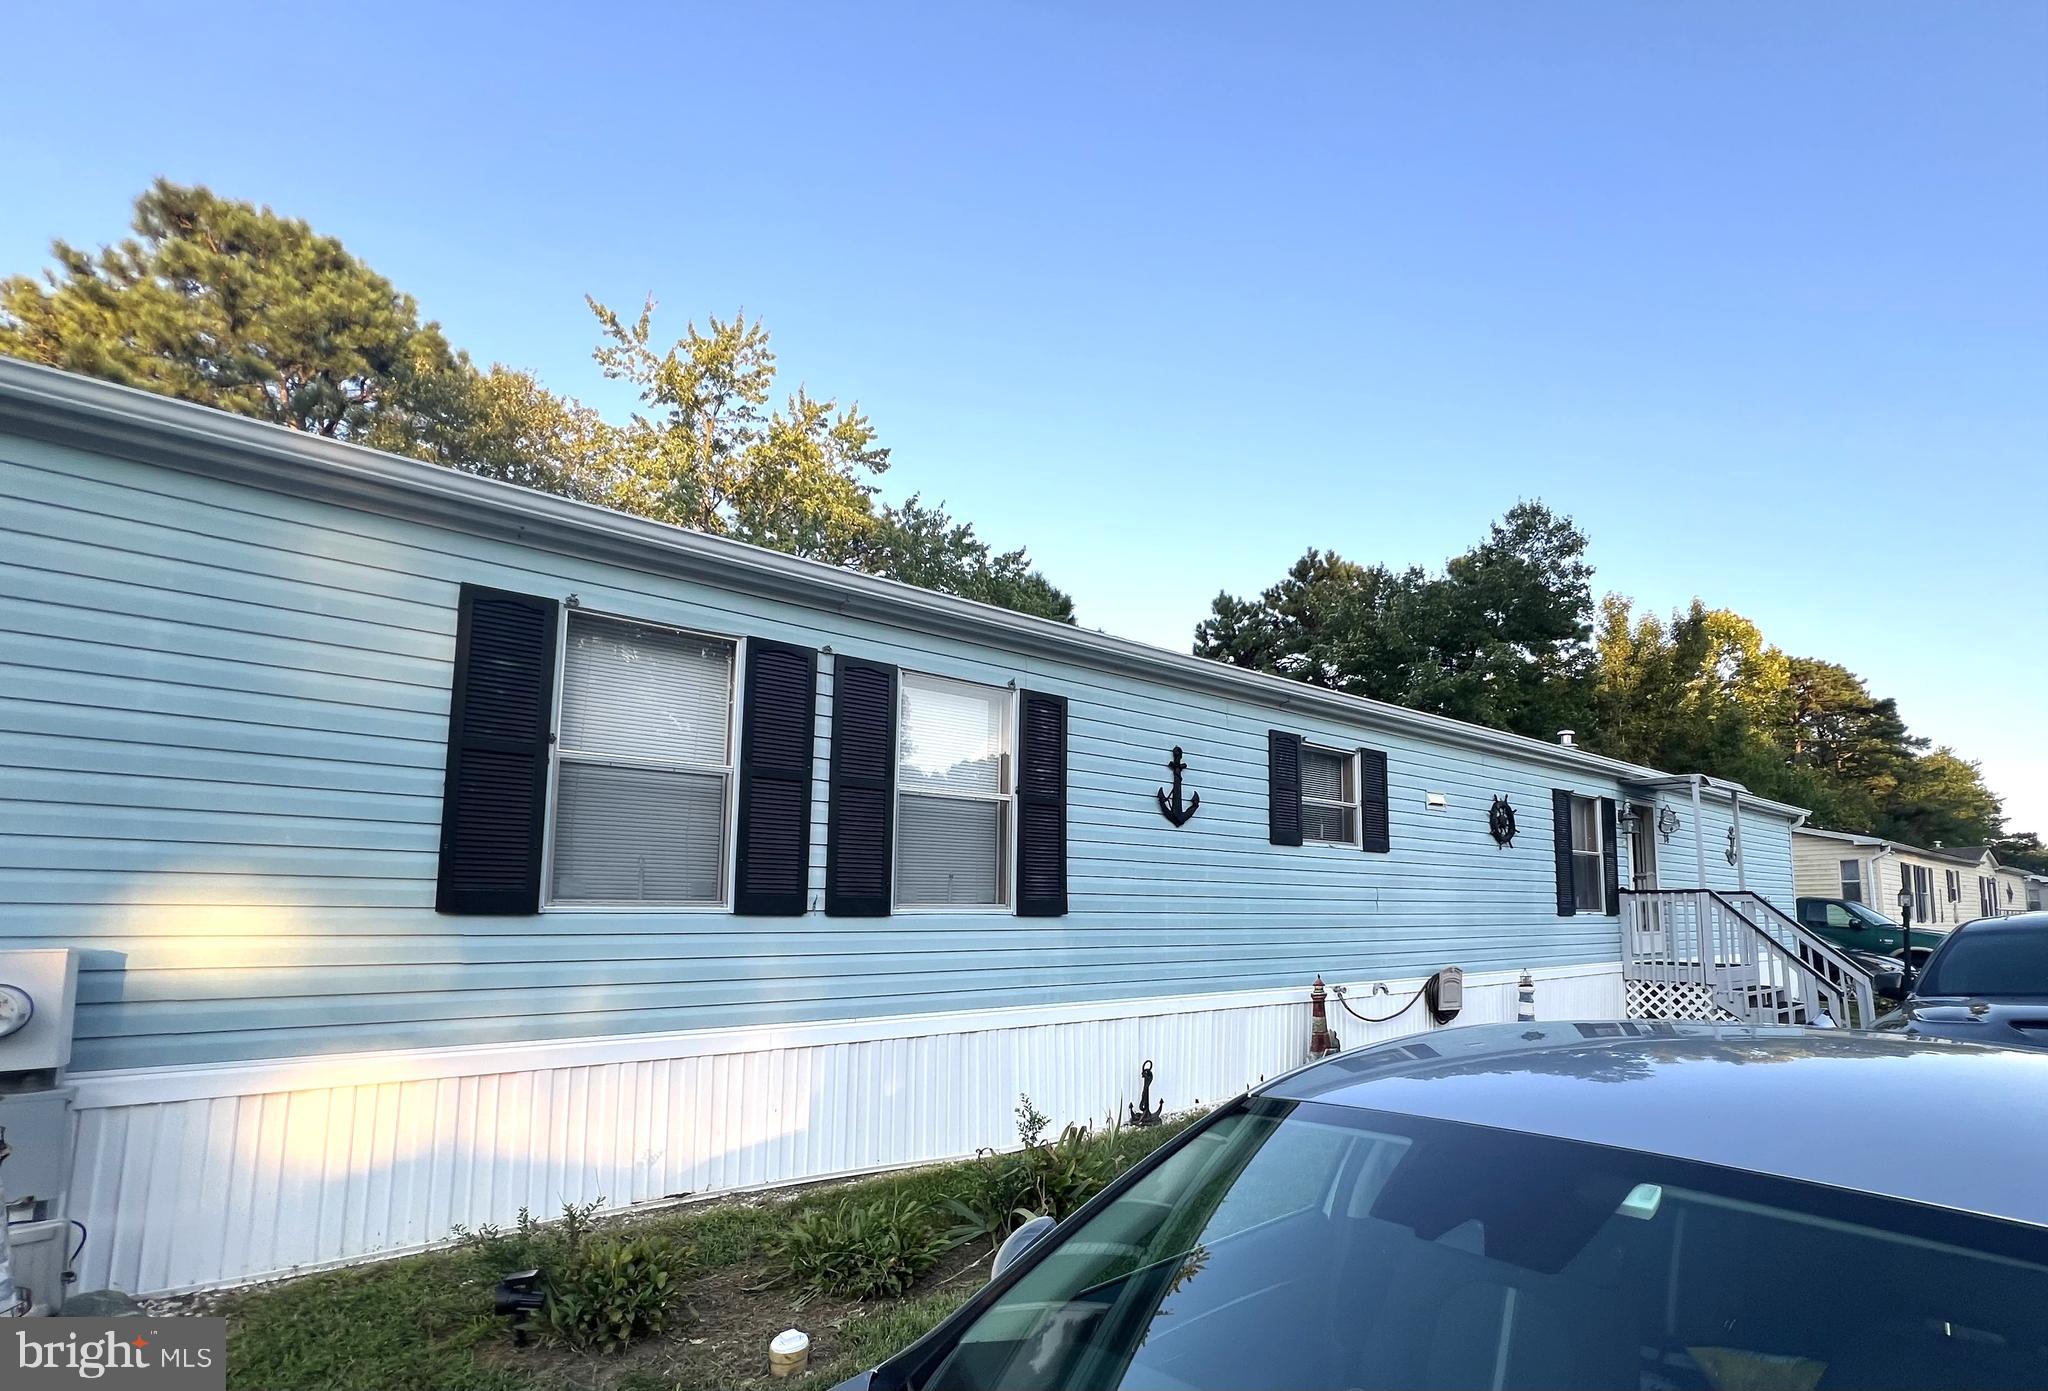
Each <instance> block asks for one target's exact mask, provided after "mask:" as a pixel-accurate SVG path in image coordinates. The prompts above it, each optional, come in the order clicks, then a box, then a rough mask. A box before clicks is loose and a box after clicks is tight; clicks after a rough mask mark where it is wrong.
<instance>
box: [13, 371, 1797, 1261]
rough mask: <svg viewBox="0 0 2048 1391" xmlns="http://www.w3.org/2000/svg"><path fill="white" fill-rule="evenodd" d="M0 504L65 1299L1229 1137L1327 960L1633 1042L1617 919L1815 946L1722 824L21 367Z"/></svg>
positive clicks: (1214, 668) (1385, 710) (984, 621)
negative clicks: (829, 1179) (1682, 917)
mask: <svg viewBox="0 0 2048 1391" xmlns="http://www.w3.org/2000/svg"><path fill="white" fill-rule="evenodd" d="M0 499H4V505H5V513H4V528H5V531H6V533H7V534H6V536H5V537H4V550H0V579H4V582H5V585H6V595H7V602H6V604H5V606H4V611H0V644H4V650H0V665H4V668H5V670H6V672H7V683H6V685H5V687H4V689H0V775H4V777H5V778H6V782H7V791H6V793H5V797H4V800H0V816H4V822H0V855H4V858H0V948H6V947H15V948H19V947H63V948H71V949H75V950H76V951H77V952H78V953H79V966H80V974H79V985H78V1006H77V1013H76V1025H75V1038H76V1042H75V1050H74V1053H73V1056H72V1060H71V1065H72V1068H73V1071H72V1073H71V1075H70V1081H71V1083H72V1084H73V1085H74V1086H75V1089H76V1092H75V1098H74V1101H75V1107H76V1116H75V1134H76V1146H75V1155H74V1157H73V1159H72V1162H71V1168H70V1174H71V1179H70V1193H69V1210H70V1214H71V1215H72V1216H74V1217H76V1218H78V1219H80V1220H83V1221H84V1222H86V1223H87V1224H88V1226H89V1228H90V1231H91V1239H90V1241H89V1242H88V1244H87V1249H86V1252H85V1255H84V1259H83V1266H82V1269H81V1276H82V1285H81V1287H82V1288H95V1287H98V1286H101V1285H107V1284H112V1285H115V1286H119V1287H125V1288H129V1289H134V1290H140V1291H161V1290H169V1289H178V1288H190V1287H200V1286H207V1285H214V1284H219V1283H224V1282H232V1281H236V1280H241V1279H246V1278H249V1277H253V1276H258V1275H263V1274H268V1273H272V1272H280V1271H287V1270H291V1269H295V1268H305V1267H309V1266H315V1265H320V1264H326V1263H333V1262H338V1261H345V1260H349V1259H354V1258H358V1257H361V1256H363V1255H365V1254H369V1253H376V1252H384V1251H393V1250H402V1249H407V1248H416V1247H419V1246H422V1245H425V1244H428V1243H432V1242H435V1241H438V1240H441V1239H444V1238H445V1237H447V1235H448V1234H449V1232H450V1231H451V1229H452V1228H453V1226H455V1225H457V1224H466V1225H469V1226H475V1225H477V1224H480V1223H505V1222H508V1221H510V1220H511V1219H512V1218H513V1217H514V1215H515V1214H516V1213H517V1212H518V1210H519V1209H520V1208H521V1207H526V1208H530V1209H531V1210H533V1211H534V1212H536V1213H539V1214H548V1213H552V1212H555V1211H557V1210H558V1209H559V1208H560V1207H561V1206H562V1205H563V1204H564V1203H565V1202H585V1201H593V1200H599V1199H602V1200H603V1201H604V1202H605V1203H606V1204H608V1205H610V1206H614V1207H617V1206H623V1205H626V1204H629V1203H636V1202H645V1201H653V1200H661V1199H664V1198H671V1197H675V1196H677V1195H683V1194H699V1193H706V1192H713V1191H718V1190H730V1189H734V1188H739V1187H743V1186H747V1185H757V1184H764V1183H770V1182H778V1181H786V1180H792V1179H799V1178H806V1177H816V1176H821V1175H826V1174H834V1173H842V1172H847V1171H852V1170H859V1169H865V1168H872V1167H876V1166H882V1165H889V1164H899V1163H907V1162H912V1161H919V1160H930V1159H937V1158H942V1157H948V1156H954V1155H964V1154H968V1153H971V1152H972V1151H973V1150H974V1149H975V1148H976V1147H977V1146H983V1145H991V1144H1002V1143H1005V1142H1006V1141H1008V1140H1009V1138H1010V1124H1009V1122H1010V1113H1011V1109H1012V1107H1013V1106H1014V1105H1015V1103H1016V1100H1017V1094H1018V1093H1019V1092H1028V1093H1030V1094H1031V1096H1032V1097H1033V1099H1034V1100H1035V1101H1036V1102H1038V1103H1039V1104H1040V1105H1041V1107H1042V1108H1043V1109H1045V1110H1046V1111H1048V1112H1050V1113H1051V1114H1053V1115H1054V1116H1055V1117H1058V1118H1074V1119H1085V1118H1090V1117H1093V1118H1097V1119H1100V1118H1102V1117H1104V1116H1105V1115H1107V1114H1109V1113H1111V1112H1113V1111H1117V1110H1118V1109H1119V1108H1121V1107H1122V1106H1124V1105H1126V1104H1128V1103H1129V1102H1131V1101H1135V1100H1136V1099H1137V1093H1138V1073H1139V1069H1140V1066H1141V1065H1142V1064H1143V1063H1144V1062H1145V1061H1146V1060H1147V1059H1148V1058H1149V1059H1151V1060H1153V1062H1154V1064H1155V1067H1156V1070H1157V1074H1158V1084H1157V1086H1158V1093H1159V1095H1162V1096H1163V1098H1164V1100H1165V1102H1166V1104H1167V1105H1168V1106H1169V1107H1172V1108H1179V1107H1184V1106H1191V1105H1194V1104H1196V1103H1198V1102H1202V1103H1208V1102H1213V1101H1216V1100H1219V1099H1222V1098H1224V1097H1226V1096H1228V1095H1229V1094H1231V1093H1233V1092H1235V1091H1237V1090H1238V1089H1240V1088H1242V1087H1244V1086H1246V1085H1247V1084H1249V1083H1253V1082H1256V1081H1257V1080H1258V1079H1259V1078H1260V1077H1262V1076H1266V1075H1271V1074H1273V1073H1275V1072H1278V1071H1280V1070H1282V1069H1284V1068H1287V1067H1290V1066H1293V1065H1295V1064H1297V1063H1299V1062H1301V1061H1302V1060H1303V1058H1304V1056H1305V1049H1306V1045H1307V1038H1308V1010H1307V1004H1306V1001H1307V996H1308V990H1309V987H1310V983H1311V981H1312V980H1313V979H1314V978H1315V977H1316V976H1317V975H1318V973H1320V974H1321V975H1322V976H1323V977H1324V978H1325V979H1326V980H1328V981H1329V982H1331V983H1332V984H1333V985H1335V984H1344V985H1347V986H1348V987H1350V989H1351V991H1352V998H1353V1001H1354V1003H1362V1004H1363V1006H1364V1007H1365V1008H1366V1010H1367V1012H1369V1013H1371V1014H1373V1015H1375V1016H1380V1015H1389V1014H1392V1015H1394V1016H1395V1017H1394V1018H1393V1019H1392V1020H1391V1021H1389V1022H1387V1023H1384V1024H1375V1025H1373V1026H1371V1027H1370V1028H1368V1027H1367V1026H1366V1025H1364V1024H1361V1023H1359V1022H1357V1021H1356V1020H1355V1019H1353V1018H1352V1017H1351V1016H1350V1015H1348V1014H1346V1013H1344V1012H1343V1011H1342V1010H1341V1009H1339V1008H1336V1007H1334V1006H1333V1011H1332V1013H1333V1022H1334V1025H1335V1027H1336V1030H1337V1032H1338V1033H1339V1035H1340V1036H1342V1037H1343V1038H1344V1039H1345V1041H1346V1043H1348V1044H1355V1043H1357V1042H1360V1041H1363V1040H1364V1039H1366V1038H1368V1037H1384V1036H1390V1035H1393V1034H1397V1033H1401V1032H1408V1031H1413V1030H1417V1029H1421V1028H1425V1027H1427V1026H1428V1022H1429V1021H1428V1019H1427V1018H1426V1017H1425V1015H1426V1010H1425V1008H1424V1007H1423V1006H1421V1005H1410V1006H1409V1007H1408V1008H1406V1009H1405V1010H1404V1009H1403V1008H1402V1006H1403V1005H1404V1002H1407V1001H1409V1000H1410V999H1411V997H1412V996H1413V994H1414V993H1415V992H1417V991H1418V990H1419V988H1420V986H1421V984H1422V982H1423V980H1424V979H1425V978H1426V977H1427V976H1428V975H1429V974H1430V973H1432V972H1434V971H1437V970H1438V969H1439V968H1441V967H1444V966H1447V965H1457V966H1460V967H1462V968H1463V969H1464V970H1465V971H1466V972H1467V973H1468V974H1467V975H1466V977H1465V987H1466V993H1465V1004H1464V1011H1463V1014H1462V1015H1461V1016H1460V1019H1461V1020H1462V1021H1472V1020H1500V1019H1512V1018H1514V1017H1515V1013H1516V1004H1517V1001H1516V993H1517V991H1516V987H1517V982H1518V980H1519V979H1520V977H1521V976H1522V974H1523V973H1524V972H1528V973H1529V974H1530V976H1531V977H1532V978H1533V980H1534V989H1535V994H1536V999H1537V1008H1538V1010H1539V1012H1540V1014H1541V1016H1542V1017H1545V1018H1596V1019H1597V1018H1607V1019H1612V1018H1616V1017H1619V1016H1621V1015H1622V1014H1623V1012H1624V981H1623V965H1622V959H1623V955H1624V952H1623V946H1622V935H1623V934H1622V926H1621V925H1622V923H1623V921H1624V918H1623V917H1622V899H1623V896H1624V893H1625V892H1626V891H1628V890H1640V891H1645V892H1647V891H1651V890H1659V889H1666V890H1668V889H1672V888H1685V887H1692V888H1703V887H1712V888H1715V889H1718V890H1723V891H1725V892H1726V894H1727V895H1729V896H1730V897H1729V901H1731V902H1732V901H1734V900H1735V898H1737V897H1739V896H1740V894H1741V893H1742V892H1744V891H1746V892H1747V893H1748V894H1750V895H1753V896H1754V895H1761V896H1762V897H1763V898H1767V899H1768V900H1770V903H1772V904H1775V905H1778V906H1779V907H1782V908H1783V909H1785V910H1788V911H1789V909H1790V908H1791V900H1792V897H1793V890H1794V884H1793V854H1792V834H1791V832H1792V827H1793V825H1794V824H1795V823H1796V822H1797V821H1798V819H1799V818H1800V816H1801V815H1802V813H1801V812H1800V811H1799V809H1797V808H1794V807H1787V806H1783V805H1780V804H1777V803H1773V802H1768V801H1763V800H1760V799H1755V798H1751V797H1749V796H1748V795H1747V794H1746V793H1744V792H1743V790H1742V789H1740V788H1739V787H1731V786H1729V785H1727V784H1724V783H1717V782H1713V781H1711V780H1707V779H1702V778H1697V777H1670V776H1666V775H1664V774H1661V773H1658V772H1656V771H1655V770H1652V769H1647V768H1640V767H1635V766H1632V765H1628V764H1623V763H1618V762H1615V761H1613V760H1610V759H1606V758H1601V757H1598V756H1596V755H1594V754H1592V753H1590V752H1588V751H1586V750H1584V749H1581V748H1577V747H1573V746H1571V745H1569V744H1558V743H1551V742H1546V741H1539V740H1532V739H1525V738H1520V737H1516V736H1512V735H1507V734H1502V733H1499V732H1497V731H1493V730H1489V729H1482V728H1478V727H1475V726H1471V725H1466V724H1461V723H1458V722H1455V721H1452V720H1447V719H1442V718H1438V717H1435V716H1430V715H1423V714H1417V713H1414V712H1411V711H1407V710H1402V709H1398V708H1395V707H1391V706H1387V705H1383V704H1378V703H1375V702H1371V701H1366V700H1361V699H1356V698H1353V697H1348V696H1344V695H1340V694H1337V693H1333V692H1331V691H1327V690H1321V689H1317V688H1314V687H1310V686H1305V685H1301V684H1297V683H1295V682H1291V681H1285V680H1280V679H1276V678H1272V677H1267V676H1263V675H1258V674H1254V673H1250V672H1246V671H1242V670H1238V669H1235V668H1231V667H1227V666H1221V665H1217V664H1214V663H1210V662H1206V661H1201V660H1197V659H1195V658H1192V657H1188V656H1185V655H1181V654H1177V653H1172V652H1166V651H1162V650H1158V649H1155V648H1150V647H1145V646H1141V645H1139V644H1136V643H1132V642H1126V641H1122V640H1120V639H1117V638H1113V637H1108V636H1105V635H1103V634H1100V633H1094V632H1090V631H1087V630H1085V629H1082V628H1076V627H1071V626H1065V625H1060V624H1056V623H1049V622H1044V621H1040V620H1037V619H1032V618H1026V617H1021V616H1019V615H1017V614H1014V613H1009V612H1006V611H1003V610H999V609H993V608H989V607H986V606H982V605H978V604H973V603H969V602H965V601H962V600H958V599H954V598H950V597H946V596H943V595H937V594H932V593H928V592H925V591H921V590H917V589H913V588H909V587H906V586H903V585H899V584H893V583H889V582H885V581H881V580H876V579H872V578H868V577H864V576H860V575H855V574H849V573H846V572H843V571H840V570H837V569H833V568H831V567H828V566H824V565H819V564H814V563H810V562H806V561H802V560H796V559H793V558H791V557H788V556H785V555H780V554H776V553H773V552H769V551H764V550H759V549H756V548H752V547H748V546H744V545H739V544H735V543H733V542H730V541H726V540H722V539H719V538H716V537H709V536H703V535H698V534H694V533H690V532H685V531H681V530H678V529H676V528H673V527H667V526H661V525H657V524H654V523H650V522H646V521H642V520H639V519H635V518H632V517H627V516H622V515H618V514H614V513H610V512H606V511H602V510H600V509H596V508H592V507H587V506H583V505H579V504H576V503H571V502H567V501H563V500H561V499H559V498H555V497H550V496H545V495H542V494H537V493H533V492H528V491H525V490H522V489H519V488H515V487H510V486H507V485H503V484H499V483H494V482H489V481H485V480H481V479H478V478H474V477H470V476H467V475H465V474H462V473H459V472H455V471H452V470H448V469H443V468H437V467H433V466H430V465H427V464H422V463H418V462H415V461H412V460H407V459H401V458H394V457H391V456H388V455H382V454H377V453H373V452H370V451H367V450H363V449H358V448H354V447H350V446H346V445H341V444H336V443H334V442H331V441H327V440H323V439H317V438H310V437H307V436H304V435H300V434H295V433H292V432H290V431H286V430H282V429H278V428H274V427H271V426H268V425H263V424H259V423H255V422H252V421H249V420H246V419H242V418H239V417H235V416H231V415H226V414H222V413H218V412H215V411H211V410H206V409H202V408H200V407H197V406H193V405H189V404H185V403H181V402H176V401H171V400H167V399H163V398H160V397H156V396H150V395H145V394H141V393H137V392H133V391H129V390H125V389H122V388H119V387H113V386H109V385H106V384H103V383H99V382H94V381H88V380H85V379H82V378H78V377H74V376H68V375H65V374H61V373H54V372H50V371H46V370H44V369H40V368H34V367H29V366H25V365H22V364H19V363H12V362H0ZM1197 797H1199V803H1197V801H1196V798H1197ZM1509 810H1511V811H1512V813H1513V823H1514V824H1513V827H1512V834H1511V835H1510V834H1508V832H1509V830H1510V828H1509V827H1508V826H1507V825H1506V824H1505V823H1506V821H1507V819H1508V818H1507V816H1506V812H1507V811H1509ZM1189 812H1192V815H1189V814H1187V813H1189ZM1700 901H1702V902H1704V896H1700ZM1659 930H1661V929H1659ZM1376 983H1384V984H1385V985H1386V986H1387V987H1388V988H1389V989H1388V993H1386V994H1384V995H1379V996H1377V997H1370V996H1369V993H1368V992H1369V990H1370V988H1371V987H1372V986H1373V985H1375V984H1376Z"/></svg>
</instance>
